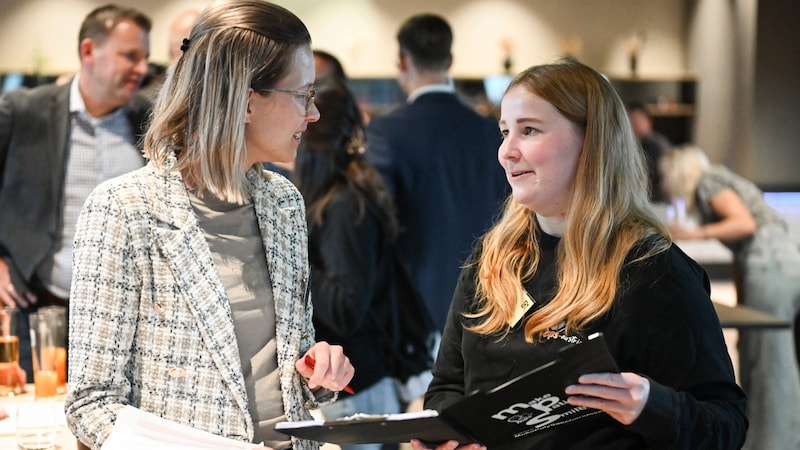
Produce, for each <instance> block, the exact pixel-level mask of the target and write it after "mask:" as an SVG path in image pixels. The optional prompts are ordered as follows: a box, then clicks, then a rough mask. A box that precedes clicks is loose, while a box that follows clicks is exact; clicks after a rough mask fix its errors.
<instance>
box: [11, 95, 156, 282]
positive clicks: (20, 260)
mask: <svg viewBox="0 0 800 450" xmlns="http://www.w3.org/2000/svg"><path fill="white" fill-rule="evenodd" d="M69 92H70V83H67V84H65V85H62V86H56V85H54V84H49V85H43V86H39V87H37V88H34V89H18V90H15V91H11V92H8V93H6V94H4V95H3V96H1V97H0V257H3V258H5V259H6V260H7V261H9V262H11V263H13V266H12V269H14V268H16V271H14V272H15V273H12V276H13V277H14V283H15V284H16V285H17V288H18V290H20V292H22V291H23V290H24V289H25V287H26V286H25V285H26V284H27V283H28V282H30V280H31V277H32V276H33V273H34V270H35V269H36V266H38V265H39V263H40V262H41V261H42V259H44V257H45V256H46V255H47V252H48V251H50V249H51V247H52V246H53V242H54V240H55V239H56V237H57V236H58V234H57V232H58V229H59V228H60V226H61V198H62V196H63V192H64V178H65V172H66V164H67V145H68V142H69V138H70V115H69ZM124 109H125V111H126V113H127V116H128V120H129V121H130V124H131V129H132V130H133V132H134V139H136V140H137V142H136V144H137V145H138V142H139V139H140V138H141V137H142V136H143V135H144V132H145V126H146V121H147V115H148V113H149V110H150V102H149V101H147V100H146V99H145V98H144V97H141V96H137V97H134V99H133V100H131V102H129V103H128V104H127V105H126V106H125V107H124ZM140 148H141V146H140ZM142 164H144V159H142Z"/></svg>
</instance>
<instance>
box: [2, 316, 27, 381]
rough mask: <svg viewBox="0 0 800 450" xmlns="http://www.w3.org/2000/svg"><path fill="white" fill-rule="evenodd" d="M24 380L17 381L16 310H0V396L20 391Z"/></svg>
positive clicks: (17, 340)
mask: <svg viewBox="0 0 800 450" xmlns="http://www.w3.org/2000/svg"><path fill="white" fill-rule="evenodd" d="M24 383H25V380H20V379H19V337H18V336H17V310H16V308H10V307H7V306H6V307H3V308H0V395H4V396H5V395H9V394H10V393H13V392H16V390H17V389H20V388H21V387H22V386H21V385H22V384H24Z"/></svg>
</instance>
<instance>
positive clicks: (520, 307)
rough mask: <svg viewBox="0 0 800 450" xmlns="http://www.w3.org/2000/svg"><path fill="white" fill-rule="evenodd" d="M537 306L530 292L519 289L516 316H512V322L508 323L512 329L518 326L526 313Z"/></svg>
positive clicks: (515, 309)
mask: <svg viewBox="0 0 800 450" xmlns="http://www.w3.org/2000/svg"><path fill="white" fill-rule="evenodd" d="M535 304H536V300H534V299H533V297H531V295H530V294H528V291H526V290H525V288H523V287H522V286H520V287H519V288H518V289H517V306H516V308H514V315H513V316H511V320H509V321H508V323H509V325H511V326H512V327H514V326H516V325H517V324H518V323H519V321H520V320H521V319H522V317H523V316H525V313H527V312H528V310H529V309H531V307H533V305H535Z"/></svg>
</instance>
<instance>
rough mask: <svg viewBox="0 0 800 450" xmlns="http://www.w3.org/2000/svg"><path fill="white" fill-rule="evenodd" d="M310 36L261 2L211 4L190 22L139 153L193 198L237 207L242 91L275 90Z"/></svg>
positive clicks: (242, 192) (241, 180)
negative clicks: (173, 174) (189, 189)
mask: <svg viewBox="0 0 800 450" xmlns="http://www.w3.org/2000/svg"><path fill="white" fill-rule="evenodd" d="M310 45H311V36H310V34H309V33H308V29H307V28H306V26H305V25H304V24H303V22H301V21H300V19H299V18H297V16H295V15H294V14H292V13H291V12H289V11H288V10H286V9H284V8H282V7H280V6H277V5H274V4H272V3H269V2H266V1H261V0H235V1H226V2H222V1H218V2H214V3H213V4H212V5H211V6H209V7H208V8H206V9H205V10H203V12H202V13H201V14H200V16H199V17H198V18H197V21H196V22H195V25H194V27H193V28H192V31H191V34H190V35H189V38H188V40H185V41H184V46H183V48H182V50H183V55H181V57H180V58H179V59H178V61H177V62H176V63H175V65H174V67H172V68H170V70H169V73H168V76H167V79H166V82H165V84H164V87H163V88H162V89H161V91H160V93H159V97H158V100H157V102H156V106H155V108H154V113H153V120H152V124H151V125H150V129H149V131H148V133H147V135H146V136H145V142H144V143H145V155H146V156H147V157H148V158H150V159H152V160H153V163H154V164H155V165H157V166H161V165H165V164H166V163H167V161H169V160H170V159H169V158H170V157H171V155H173V154H174V155H176V156H177V163H176V164H175V166H173V167H172V169H175V170H179V171H181V172H182V173H183V174H184V180H185V182H186V183H187V184H189V185H191V186H193V187H194V188H196V189H197V190H198V191H199V192H203V191H206V190H207V191H209V192H211V193H212V194H214V195H215V196H217V197H219V198H221V199H224V200H227V201H230V202H238V203H241V202H242V201H243V199H246V198H247V195H248V188H247V186H248V182H247V178H246V171H245V170H243V169H242V164H243V161H244V160H245V131H244V129H245V114H246V111H247V101H248V92H249V89H250V88H252V89H253V90H254V91H256V92H262V91H264V89H267V88H271V87H274V85H275V83H276V82H277V81H278V80H280V79H281V78H282V77H284V76H285V75H286V74H287V73H288V70H289V63H290V58H291V56H292V53H293V51H294V50H295V49H297V48H298V47H299V46H309V51H310Z"/></svg>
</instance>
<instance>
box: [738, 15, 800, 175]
mask: <svg viewBox="0 0 800 450" xmlns="http://www.w3.org/2000/svg"><path fill="white" fill-rule="evenodd" d="M757 24H758V25H757V30H758V32H757V36H756V55H755V61H756V67H755V75H754V92H753V116H752V117H753V130H752V131H753V134H752V139H751V143H752V146H751V148H750V149H749V158H748V160H749V164H750V167H751V170H750V171H749V172H750V174H751V176H750V177H751V178H752V179H753V181H755V182H756V183H758V184H759V185H761V186H762V187H766V188H767V189H768V190H794V191H800V2H798V1H797V0H758V15H757Z"/></svg>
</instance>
